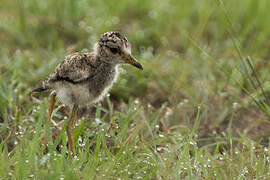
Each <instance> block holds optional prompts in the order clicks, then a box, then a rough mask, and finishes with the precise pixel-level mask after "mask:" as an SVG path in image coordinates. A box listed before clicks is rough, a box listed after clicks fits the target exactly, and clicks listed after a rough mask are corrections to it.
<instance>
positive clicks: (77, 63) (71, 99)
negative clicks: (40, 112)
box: [32, 32, 131, 105]
mask: <svg viewBox="0 0 270 180" xmlns="http://www.w3.org/2000/svg"><path fill="white" fill-rule="evenodd" d="M130 48H131V46H130V43H129V42H128V40H127V38H126V37H125V36H123V35H121V34H120V33H118V32H107V33H104V34H103V35H102V37H101V38H100V40H99V41H98V43H97V44H96V45H95V47H94V52H91V53H73V54H71V55H68V56H66V57H65V58H64V60H63V61H62V62H61V63H60V64H59V65H58V66H57V67H56V69H55V71H54V72H53V73H52V74H51V75H50V76H49V78H48V80H46V81H44V82H43V86H42V87H40V88H37V89H35V90H33V91H32V92H41V91H44V90H47V89H51V90H54V91H56V94H57V97H58V98H59V99H60V101H61V102H62V103H64V104H68V105H74V104H77V105H91V104H93V103H96V102H98V101H100V100H101V99H102V98H103V97H104V96H105V95H106V93H107V92H108V90H109V89H110V88H111V87H112V85H113V83H114V82H115V81H116V80H117V77H118V72H119V71H118V65H119V64H123V63H124V62H123V56H128V57H131V56H130V55H129V54H131V50H130ZM113 49H114V50H115V51H116V52H113V51H112V50H113ZM126 54H127V55H126Z"/></svg>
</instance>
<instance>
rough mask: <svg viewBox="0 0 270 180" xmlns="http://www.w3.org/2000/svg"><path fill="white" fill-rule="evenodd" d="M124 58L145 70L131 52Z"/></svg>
mask: <svg viewBox="0 0 270 180" xmlns="http://www.w3.org/2000/svg"><path fill="white" fill-rule="evenodd" d="M123 60H124V61H125V62H126V63H128V64H131V65H133V66H135V67H137V68H139V69H141V70H143V67H142V65H141V64H140V63H139V62H138V61H137V60H136V59H135V57H133V56H132V55H131V54H124V57H123Z"/></svg>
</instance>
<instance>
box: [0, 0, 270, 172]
mask: <svg viewBox="0 0 270 180" xmlns="http://www.w3.org/2000/svg"><path fill="white" fill-rule="evenodd" d="M269 8H270V1H269V0H260V1H257V0H237V1H236V0H226V1H224V2H223V1H221V0H166V1H165V0H164V1H163V0H130V1H126V0H110V1H101V0H100V1H97V0H95V1H94V0H77V1H75V0H46V1H37V0H1V2H0V43H1V44H0V74H1V75H0V122H1V136H0V139H1V140H4V139H6V138H7V139H8V138H11V137H13V134H12V132H11V130H10V129H12V127H13V126H17V125H18V124H22V123H26V125H29V124H30V125H31V123H33V122H34V119H36V117H35V116H32V114H31V112H32V111H33V107H34V109H35V108H36V106H37V104H38V105H42V101H44V102H47V99H46V97H41V98H40V99H41V102H33V101H30V100H29V98H28V93H29V92H30V91H31V89H32V88H35V87H37V86H38V85H39V84H40V82H41V81H42V80H44V79H45V78H46V77H47V76H48V74H50V73H51V72H53V70H54V68H55V66H56V65H57V64H58V63H59V62H61V60H62V59H63V57H64V56H65V55H67V54H69V53H71V52H73V51H91V50H92V47H93V45H94V44H95V43H96V42H97V40H98V39H99V37H100V36H101V35H102V34H103V33H104V32H106V31H120V32H122V33H123V34H124V35H125V36H126V37H127V38H128V39H129V41H130V42H131V44H132V52H133V54H134V56H135V57H136V58H137V59H138V60H139V61H140V62H141V63H142V65H143V67H144V71H138V70H137V69H135V68H133V67H131V66H124V67H123V69H124V70H123V71H124V72H123V73H122V74H121V76H120V78H119V79H118V81H117V83H116V84H115V85H114V86H113V89H112V90H111V96H110V100H111V101H112V104H113V106H114V107H115V108H116V109H117V111H119V112H125V108H128V107H130V104H132V103H135V104H139V107H138V109H139V110H138V113H139V114H141V115H140V116H139V117H137V118H138V119H140V118H141V119H144V120H145V121H149V122H152V121H155V122H156V123H158V124H159V126H160V127H161V128H160V131H162V132H163V133H168V134H169V133H170V132H173V131H177V132H178V131H180V132H182V128H183V127H184V132H186V129H185V128H187V129H192V127H193V125H194V122H196V120H197V119H198V116H197V115H198V111H199V119H200V125H199V127H198V129H199V131H198V135H199V137H200V138H205V137H207V138H208V137H214V139H215V138H217V137H218V138H220V137H224V136H225V135H224V133H225V134H226V133H227V130H228V128H229V130H230V131H229V132H230V133H232V134H233V135H236V136H239V135H240V136H241V137H242V135H243V136H245V137H248V138H251V139H253V140H256V141H257V142H258V143H261V144H263V145H268V144H269V136H270V128H269V114H270V113H269V112H270V110H269V102H270V101H269V94H270V93H269V92H270V81H269V75H270V61H269V58H270V53H269V52H270V51H269V50H270V23H268V22H270V11H269ZM247 57H250V60H251V61H252V65H247V64H245V63H247V61H246V58H247ZM247 67H249V68H247ZM257 79H259V82H260V83H258V81H257ZM106 102H107V101H106V100H105V101H104V103H105V105H104V107H105V108H107V107H108V105H107V104H106ZM198 106H199V107H200V109H199V110H198ZM42 107H43V106H42ZM44 107H45V106H44ZM152 113H157V114H159V115H158V116H157V118H156V119H155V118H153V117H152ZM59 114H61V113H59ZM44 117H45V115H44V114H43V118H44ZM142 117H143V118H142ZM41 119H42V118H41ZM153 119H155V120H153ZM14 121H16V123H17V124H16V123H15V125H14V124H13V122H14ZM27 123H28V124H27ZM22 126H23V125H22ZM153 126H154V125H153ZM179 129H180V130H179ZM14 138H15V135H14ZM11 140H12V138H11ZM11 140H10V141H11ZM206 141H211V142H212V141H213V139H210V140H209V139H206ZM214 141H215V140H214ZM202 144H207V143H205V142H202ZM10 146H11V145H10ZM12 148H13V146H12V147H10V148H9V149H12ZM221 174H222V172H221Z"/></svg>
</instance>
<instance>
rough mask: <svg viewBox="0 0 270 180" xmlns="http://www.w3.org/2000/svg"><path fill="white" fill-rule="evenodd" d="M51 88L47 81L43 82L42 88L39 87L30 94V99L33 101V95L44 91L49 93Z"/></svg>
mask: <svg viewBox="0 0 270 180" xmlns="http://www.w3.org/2000/svg"><path fill="white" fill-rule="evenodd" d="M50 89H51V87H50V86H49V84H48V82H47V81H43V83H42V86H41V87H38V88H36V89H33V90H32V91H31V92H30V94H29V97H30V99H33V94H34V93H41V92H43V91H47V90H50Z"/></svg>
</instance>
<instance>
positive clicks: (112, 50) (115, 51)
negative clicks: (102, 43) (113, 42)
mask: <svg viewBox="0 0 270 180" xmlns="http://www.w3.org/2000/svg"><path fill="white" fill-rule="evenodd" d="M110 50H111V52H112V53H113V54H116V53H118V49H117V48H110Z"/></svg>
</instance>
